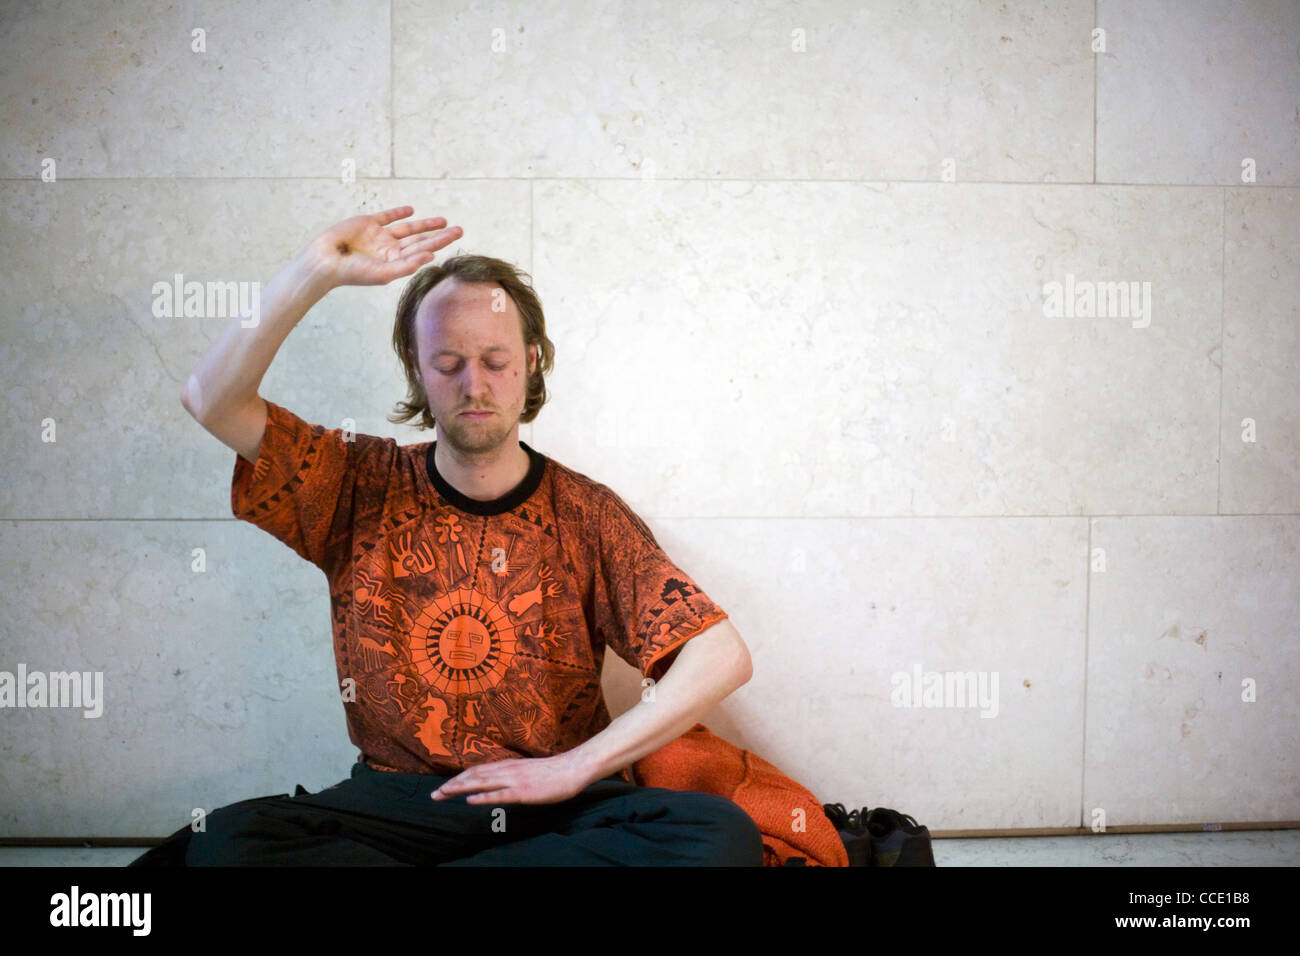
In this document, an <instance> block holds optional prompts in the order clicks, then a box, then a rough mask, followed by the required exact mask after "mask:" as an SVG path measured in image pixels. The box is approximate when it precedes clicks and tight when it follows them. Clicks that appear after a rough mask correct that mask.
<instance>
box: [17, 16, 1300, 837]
mask: <svg viewBox="0 0 1300 956" xmlns="http://www.w3.org/2000/svg"><path fill="white" fill-rule="evenodd" d="M195 31H201V32H200V33H196V32H195ZM1298 45H1300V7H1298V6H1297V5H1296V4H1295V3H1293V2H1289V0H1276V2H1245V3H1241V2H1229V0H1177V2H1176V0H1138V2H1133V0H1125V2H1122V3H1120V2H1110V0H1097V2H1094V0H1054V2H1011V0H1008V2H1007V3H1002V4H992V3H985V4H975V3H966V2H959V0H951V2H938V0H929V2H904V0H896V2H866V3H857V2H855V3H850V2H843V0H808V2H804V3H801V4H798V5H794V4H789V3H777V2H744V3H723V2H712V0H708V2H699V3H694V2H692V3H686V2H679V3H663V4H658V3H656V4H645V3H640V2H630V0H616V2H610V3H604V4H601V5H599V6H596V5H589V4H585V3H575V2H558V0H550V2H534V3H518V2H511V0H503V2H497V3H491V4H487V3H470V2H464V3H445V2H414V0H392V2H384V0H368V2H342V0H335V2H326V3H322V2H317V3H306V2H281V3H275V4H259V3H255V2H251V0H225V2H215V3H210V4H205V5H203V6H202V7H195V6H192V5H188V4H181V5H176V4H164V3H145V2H130V3H125V4H116V5H111V6H110V5H102V4H84V3H81V2H70V0H69V2H52V3H41V4H32V5H30V6H26V7H24V6H20V5H17V4H6V5H5V7H4V9H3V11H0V64H3V65H0V108H2V109H3V115H4V136H3V138H2V140H0V197H2V198H0V286H2V287H3V297H2V301H0V329H3V341H2V342H0V368H3V374H4V395H5V399H6V414H5V415H4V416H3V417H0V440H2V441H3V446H4V448H5V449H7V453H6V454H5V456H4V459H5V465H4V481H3V482H2V483H0V561H2V562H3V569H4V578H5V589H4V594H5V605H6V607H5V613H4V614H3V615H0V671H6V672H11V673H15V674H16V672H17V669H18V668H19V666H22V667H24V668H26V669H27V670H28V671H72V670H76V671H85V672H99V673H102V675H103V698H102V702H101V703H102V713H101V715H100V716H98V717H94V718H89V717H86V716H84V713H83V712H82V711H78V710H74V709H71V708H62V709H55V708H45V709H39V708H21V709H20V708H16V707H7V708H5V709H3V710H0V837H3V836H8V837H17V836H49V837H57V836H75V835H98V836H161V835H163V834H165V833H168V832H170V831H172V830H174V829H176V828H177V827H179V826H182V825H184V824H185V823H187V822H188V821H189V819H190V813H191V808H194V807H205V808H209V809H210V808H212V807H215V806H220V805H223V804H225V803H230V802H233V801H235V800H239V799H243V798H245V797H250V796H257V795H262V794H270V793H280V792H284V791H287V790H292V788H293V786H294V785H295V784H297V783H301V784H303V785H304V786H306V787H307V788H308V789H312V790H315V789H317V788H320V787H324V786H327V785H329V784H330V783H333V782H335V781H336V780H338V779H341V778H342V777H344V776H346V774H347V770H348V767H349V765H350V764H351V762H352V760H353V759H354V758H355V756H356V751H355V749H354V748H353V747H352V745H351V743H350V742H349V741H348V739H347V734H346V730H345V727H344V720H343V709H342V704H341V703H340V701H339V696H338V693H337V688H336V686H335V673H334V663H333V658H332V652H331V645H330V611H329V603H328V595H327V592H326V589H325V581H324V579H323V577H322V575H321V574H320V572H319V571H317V570H316V569H315V568H313V567H312V566H310V565H308V564H306V563H305V562H303V561H302V560H300V559H299V558H298V557H297V556H296V555H295V554H293V553H292V552H291V551H290V550H289V549H288V548H286V547H285V546H284V545H282V544H280V543H279V542H278V541H276V540H274V539H273V538H271V537H270V536H269V535H267V534H265V533H264V532H262V531H260V530H258V529H256V528H254V527H252V526H251V525H248V524H245V523H243V522H239V521H236V520H235V519H234V518H233V517H232V516H231V513H230V479H231V474H232V469H233V465H234V454H233V452H231V451H230V450H229V449H227V448H226V447H225V446H224V445H222V444H221V443H220V442H218V441H217V440H216V439H215V438H213V437H212V436H211V435H209V434H208V433H207V432H206V431H205V430H204V429H202V428H201V427H200V426H199V425H197V424H196V423H195V422H194V420H193V419H192V418H191V417H190V416H189V415H188V414H187V413H186V411H185V410H184V409H183V408H182V407H181V404H180V401H179V395H180V392H181V388H182V386H183V384H184V382H185V380H186V379H187V377H188V375H189V373H190V371H191V370H192V369H193V367H194V366H195V364H196V363H197V362H198V360H199V359H200V357H201V356H202V355H203V354H204V353H205V352H206V350H207V349H208V347H209V346H210V345H211V344H212V342H213V341H215V339H216V338H217V336H218V335H219V334H220V333H221V331H222V329H223V328H224V327H225V325H226V324H227V323H228V322H229V319H228V318H225V317H208V318H166V317H157V316H156V315H155V314H154V310H153V309H152V308H151V305H152V302H153V300H154V292H153V288H154V283H156V282H159V281H163V282H168V281H171V280H172V278H173V276H175V275H176V274H178V273H179V274H182V275H184V276H185V277H187V278H192V279H198V280H200V281H221V282H227V281H233V282H243V281H248V282H262V283H265V282H267V281H269V280H270V278H271V277H272V276H273V275H275V273H276V272H277V271H278V270H279V269H280V268H281V267H282V266H283V265H284V264H285V262H286V261H287V260H288V258H289V257H290V256H291V255H292V254H293V252H295V251H296V250H297V249H298V248H299V247H301V245H303V244H304V243H305V242H306V241H307V240H308V239H309V238H310V237H311V236H312V235H314V234H316V233H317V232H319V231H320V230H322V229H324V228H325V227H327V226H328V225H330V224H332V223H334V222H336V221H338V220H340V219H343V218H346V217H348V216H351V215H355V214H357V213H359V212H374V211H378V210H380V209H384V208H387V207H391V206H396V205H404V204H409V205H412V206H414V207H415V210H416V212H415V215H417V216H434V215H437V216H444V217H446V218H447V219H448V221H449V222H451V223H453V224H458V225H461V226H462V227H463V228H464V231H465V234H464V237H463V239H462V240H460V241H459V242H457V243H456V244H454V245H453V246H452V247H450V249H449V250H448V252H450V251H452V250H460V251H469V252H481V253H487V254H491V255H495V256H499V257H502V258H505V259H509V260H511V261H513V262H516V263H518V264H519V265H520V266H522V267H523V268H524V269H526V270H528V271H529V272H530V273H531V274H532V276H533V278H534V281H535V284H536V287H537V289H538V291H539V294H540V296H541V298H542V301H543V304H544V305H545V307H546V310H547V317H548V331H549V334H550V336H551V338H552V339H553V341H554V342H555V344H556V353H557V354H556V368H555V371H554V373H553V374H552V375H551V376H550V377H549V378H548V387H549V388H550V391H551V394H552V399H551V401H550V402H549V403H548V405H547V406H546V407H545V408H544V409H543V411H542V413H541V415H540V416H539V418H538V419H537V420H536V421H535V422H533V423H531V424H529V425H525V426H523V427H521V429H520V437H521V438H522V439H523V440H525V441H527V442H529V443H530V444H532V445H534V446H535V447H537V448H538V449H540V450H542V451H544V452H546V453H547V454H549V455H551V456H552V457H554V458H555V459H556V460H558V461H560V462H562V463H564V464H566V465H569V466H570V467H572V468H575V469H577V470H578V471H581V472H583V473H585V474H588V475H590V476H592V477H594V478H596V479H597V480H599V481H602V482H604V483H605V484H608V485H609V486H610V487H611V488H613V489H615V490H616V491H618V492H619V494H620V495H622V496H623V497H624V498H625V499H626V500H627V501H628V502H629V504H631V505H632V507H633V508H634V509H636V510H637V512H638V513H640V514H641V515H642V516H643V517H644V518H645V520H646V521H647V523H648V524H649V525H650V526H651V528H652V529H653V530H654V532H655V534H656V535H657V536H658V538H659V540H660V543H661V544H662V545H663V546H664V548H665V550H666V551H667V552H668V553H669V554H670V555H671V556H672V557H673V558H675V559H676V560H677V561H678V563H679V564H681V565H682V567H683V568H685V569H686V570H688V571H689V572H690V573H691V574H692V575H693V576H694V577H695V579H696V581H697V583H699V584H700V585H701V587H702V588H704V589H705V590H706V591H707V592H708V593H709V594H710V595H711V596H712V597H713V598H714V599H715V600H717V601H718V603H719V604H721V605H722V606H723V607H724V608H725V609H727V610H728V612H729V614H730V616H731V620H732V622H733V623H734V625H735V626H736V628H737V630H738V631H739V632H740V634H741V635H742V636H743V637H744V638H745V640H746V642H747V643H748V645H749V647H750V649H751V652H752V655H753V660H754V677H753V679H752V680H751V681H750V682H749V683H748V684H746V685H745V686H744V687H742V688H741V689H740V690H738V691H737V692H736V693H734V694H733V695H732V696H730V697H729V698H727V699H726V700H725V701H723V702H722V703H721V704H720V705H719V706H718V707H717V708H715V710H714V711H713V712H712V713H711V714H710V715H709V716H708V717H707V718H706V719H705V723H706V724H708V725H709V726H710V727H711V728H712V729H713V730H715V731H716V732H717V733H720V734H722V735H723V736H725V737H727V738H728V739H730V740H732V741H733V742H735V743H737V744H739V745H741V746H743V747H747V748H749V749H751V750H753V751H755V752H756V753H758V754H759V755H760V756H763V757H764V758H766V759H768V760H770V761H771V762H773V763H775V764H776V765H777V766H778V767H780V768H781V769H783V770H784V771H786V772H787V773H788V774H790V775H791V776H793V777H794V778H795V779H797V780H799V781H800V782H802V783H804V784H805V785H806V786H808V787H809V788H810V789H811V790H812V791H813V792H814V794H816V796H817V797H818V799H819V800H822V801H824V802H842V803H845V804H848V805H850V806H862V805H868V806H882V805H883V806H888V807H894V808H897V809H900V810H902V811H904V812H908V813H911V814H912V815H914V816H915V817H917V818H918V819H919V820H920V821H921V822H923V823H925V824H927V825H928V826H930V827H931V829H934V830H945V829H979V828H993V829H1017V828H1040V827H1077V826H1093V825H1094V824H1095V823H1098V822H1099V821H1101V822H1104V823H1105V824H1106V825H1109V826H1119V825H1141V824H1169V823H1193V824H1194V823H1205V822H1219V823H1228V822H1237V821H1281V820H1296V819H1300V759H1298V758H1297V749H1296V746H1295V743H1294V741H1295V739H1296V737H1297V731H1298V730H1300V700H1298V698H1297V693H1296V689H1295V688H1296V687H1297V684H1298V683H1300V654H1298V653H1297V640H1298V639H1300V587H1297V582H1298V581H1300V555H1298V554H1297V543H1298V542H1300V478H1298V475H1300V392H1298V390H1297V388H1296V385H1297V381H1298V380H1300V337H1298V335H1297V329H1298V328H1300V310H1298V308H1297V305H1296V303H1297V299H1298V298H1300V271H1298V270H1297V262H1298V259H1300V251H1298V250H1300V242H1298V241H1297V240H1298V239H1300V66H1298V64H1297V57H1296V50H1297V46H1298ZM196 48H201V49H196ZM1120 284H1122V285H1120ZM402 285H403V281H398V282H394V283H393V284H391V285H389V286H386V287H382V288H379V287H372V288H366V289H363V288H348V289H341V290H336V291H334V292H331V293H330V294H329V295H328V296H327V297H326V299H325V300H323V301H322V302H321V303H320V304H319V305H318V306H317V307H316V308H315V309H313V310H312V311H311V313H309V314H308V316H307V317H306V318H305V319H304V320H303V322H302V323H301V324H300V326H299V327H298V328H297V329H296V330H295V331H294V333H293V334H292V335H291V336H290V338H289V339H288V341H287V342H286V343H285V345H284V347H283V348H282V349H281V351H280V353H279V355H278V357H277V358H276V361H275V363H274V364H273V365H272V367H271V370H270V372H269V373H268V374H267V376H266V378H265V380H264V381H263V384H262V389H261V394H263V395H264V396H265V397H267V398H269V399H271V400H273V401H275V402H277V403H279V404H281V405H284V406H286V407H288V408H290V409H292V410H294V411H295V412H297V413H298V414H300V415H302V416H303V417H305V418H308V419H310V420H312V421H316V422H323V423H327V424H329V426H330V427H336V425H337V423H338V422H340V421H341V420H342V419H343V418H345V417H351V418H353V419H355V421H356V423H357V424H356V427H357V429H358V430H359V431H362V432H367V433H370V434H380V435H388V436H392V437H395V438H397V439H398V440H399V441H400V442H403V443H405V442H413V441H425V440H429V438H430V437H431V436H429V435H428V434H427V433H421V432H417V431H415V430H414V429H412V428H409V427H406V426H393V425H391V424H389V423H388V422H387V421H386V418H385V416H386V415H387V414H388V413H389V412H390V411H391V409H392V403H393V402H395V401H397V400H398V399H400V398H402V397H403V396H404V387H403V381H402V378H401V375H400V371H399V369H398V368H397V366H396V364H395V362H394V359H393V355H392V352H391V346H390V344H389V339H390V335H391V325H392V316H393V310H394V306H395V304H396V301H397V298H398V296H399V294H400V291H401V286H402ZM1121 292H1125V293H1128V292H1131V293H1132V297H1131V298H1129V299H1125V300H1123V301H1121V300H1120V298H1119V294H1120V293H1121ZM1094 294H1095V295H1096V297H1097V298H1096V299H1095V301H1094V300H1093V299H1092V296H1093V295H1094ZM1090 301H1094V306H1095V307H1094V308H1092V309H1089V308H1088V303H1089V302H1090ZM1057 305H1060V306H1061V307H1060V308H1059V309H1057V308H1056V306H1057ZM51 425H53V433H51ZM52 437H53V438H55V439H56V440H53V441H51V440H50V439H51V438H52ZM196 549H202V551H201V554H202V556H203V565H202V569H201V570H197V569H196V564H195V561H196V558H195V555H196ZM636 676H637V675H636V674H635V672H634V671H633V670H632V669H631V668H630V667H628V666H627V665H626V664H625V663H623V662H622V661H620V660H618V659H617V658H614V657H613V655H610V658H609V661H608V669H607V673H606V687H607V695H608V699H609V701H610V705H611V709H612V710H613V711H614V712H616V713H617V712H619V711H621V710H622V709H625V708H626V707H628V706H630V705H631V703H632V702H633V701H634V699H635V694H636V692H637V685H636ZM967 680H968V681H969V683H966V681H967ZM963 689H964V690H970V691H971V692H972V694H971V695H969V696H967V695H964V694H962V693H959V692H960V691H962V690H963ZM936 705H938V706H936Z"/></svg>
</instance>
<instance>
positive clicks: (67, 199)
mask: <svg viewBox="0 0 1300 956" xmlns="http://www.w3.org/2000/svg"><path fill="white" fill-rule="evenodd" d="M527 201H528V186H527V184H525V183H517V184H493V185H488V184H481V185H479V186H472V185H466V184H461V185H457V186H455V187H448V186H446V185H444V184H437V183H412V182H379V183H371V182H360V183H352V184H321V183H313V182H305V181H292V182H268V181H261V182H244V183H238V182H204V183H192V182H158V181H155V182H147V181H137V182H126V183H96V182H68V183H60V184H58V185H55V186H48V185H42V184H38V183H37V184H34V183H0V205H2V206H3V209H0V261H3V263H4V265H3V266H0V287H3V288H4V290H5V296H4V301H3V303H0V323H3V325H4V328H5V340H4V342H3V343H0V369H2V370H3V372H4V376H5V382H6V395H5V397H6V400H7V402H8V414H6V415H5V416H4V417H3V420H2V421H0V440H2V441H3V442H4V445H5V447H6V448H7V449H9V454H10V460H9V466H8V470H7V474H6V478H7V480H6V481H5V482H3V483H0V516H3V517H22V518H176V517H213V518H219V517H222V518H224V517H229V516H230V480H231V477H232V472H233V470H234V462H235V454H234V452H233V451H231V450H230V449H229V448H227V447H226V446H225V445H223V444H221V442H219V441H218V440H217V439H216V438H214V437H213V436H212V435H210V434H209V433H208V432H207V431H205V430H204V429H203V428H202V427H201V426H200V425H199V424H198V423H196V422H195V421H194V419H193V418H191V417H190V415H189V414H188V413H187V412H186V411H185V409H184V408H183V407H182V406H181V403H180V394H181V390H182V388H183V387H184V384H185V382H186V380H187V379H188V378H189V375H190V372H191V371H193V369H194V367H195V366H196V365H197V364H198V363H199V361H200V359H201V358H202V357H203V356H204V355H205V354H206V352H207V351H208V349H209V348H210V347H211V346H212V344H213V342H215V341H216V339H217V338H218V336H220V334H221V333H222V331H223V330H224V329H225V327H226V326H227V325H228V324H229V323H231V322H234V321H238V320H237V319H235V318H232V317H230V316H232V315H233V314H234V313H233V311H232V312H229V313H227V314H223V315H216V316H206V317H205V316H200V317H184V316H177V315H163V316H161V317H160V316H157V315H155V314H154V303H155V300H156V299H158V298H159V296H158V295H157V294H156V293H155V291H154V288H155V283H162V284H163V285H167V286H172V285H174V284H175V276H176V275H178V274H179V275H181V276H182V277H183V278H184V280H185V281H199V282H203V283H214V284H221V283H227V282H246V283H250V285H249V286H248V287H247V288H250V289H251V283H255V282H258V283H261V284H262V285H263V286H265V285H266V284H267V283H269V282H270V281H271V279H272V278H273V277H274V276H275V274H276V273H277V272H279V271H280V270H281V269H282V268H283V267H284V266H285V265H286V264H287V263H288V262H289V261H290V259H292V258H293V256H294V254H295V253H296V252H297V251H298V250H299V249H301V248H302V247H303V246H305V245H306V244H307V243H308V242H309V241H310V240H311V238H312V237H313V236H315V235H317V234H318V233H320V232H321V231H322V230H324V229H326V228H328V227H329V226H331V225H333V224H334V223H336V222H338V221H340V220H342V219H346V218H348V217H350V216H354V215H359V214H361V213H363V212H378V211H380V210H383V209H388V208H392V207H394V206H401V205H410V206H412V207H414V209H415V213H414V215H415V216H416V217H420V218H424V217H429V216H443V217H444V218H446V219H447V221H448V223H449V224H452V225H460V226H461V227H462V228H463V229H464V230H465V232H464V236H463V237H462V238H461V239H460V240H458V241H457V242H454V243H452V244H451V245H450V246H447V247H446V248H444V249H443V250H442V252H441V254H440V259H439V261H440V260H441V259H442V258H446V257H449V256H451V255H453V254H455V253H456V252H459V251H467V252H483V253H487V254H490V255H497V256H500V257H502V258H506V259H509V260H511V261H513V262H518V263H520V264H521V265H523V266H524V267H525V268H527V263H528V221H527V218H526V217H521V216H520V214H519V209H520V207H521V206H522V207H523V208H525V209H526V208H527ZM408 281H409V280H408V279H399V280H397V281H395V282H392V283H390V284H389V285H387V286H382V287H378V286H371V287H365V288H362V287H350V288H344V289H336V290H334V291H332V292H330V293H329V294H328V295H327V296H326V297H325V298H324V299H323V300H322V301H321V302H320V303H319V304H318V305H317V306H316V307H315V308H314V309H313V310H312V311H310V312H309V313H308V314H307V316H306V317H305V318H304V319H303V320H302V321H301V322H300V323H299V324H298V326H297V327H296V328H295V329H294V331H293V332H292V333H291V334H290V337H289V338H288V339H287V340H286V341H285V343H284V344H283V345H282V346H281V348H280V351H279V353H278V354H277V355H276V358H275V360H274V361H273V362H272V363H271V367H270V369H269V370H268V372H267V374H266V376H265V378H264V379H263V381H262V389H261V394H262V395H263V396H265V397H267V398H270V399H272V400H273V401H275V402H277V403H278V404H281V405H284V406H286V407H288V408H290V409H292V410H293V411H294V412H296V413H297V414H299V415H301V416H302V417H303V418H306V419H308V420H310V421H313V422H322V423H328V424H329V425H330V426H331V427H335V425H336V423H338V422H341V421H342V420H343V419H344V418H346V417H351V418H353V419H354V420H355V422H356V428H357V430H358V431H361V432H365V433H367V434H372V435H386V436H391V437H395V438H398V439H399V441H401V442H403V443H405V442H409V441H425V440H429V439H428V438H427V437H426V435H427V433H424V432H420V431H418V430H416V429H414V428H412V427H410V426H407V425H401V426H398V425H393V424H391V423H389V422H388V421H387V418H386V416H387V415H388V414H389V413H390V412H391V411H392V410H393V406H394V404H395V403H396V402H397V401H399V400H400V399H402V398H405V396H406V383H405V378H404V376H403V374H402V372H401V370H400V367H399V366H398V363H397V357H396V356H395V355H394V353H393V349H392V328H393V320H394V316H395V314H396V307H397V302H398V299H399V298H400V296H401V292H402V289H403V288H404V287H405V285H406V283H407V282H408ZM213 304H214V305H216V304H217V302H216V301H215V300H214V303H213ZM205 307H206V306H205ZM46 419H51V420H53V422H54V424H55V426H56V430H55V435H56V438H57V441H55V442H47V441H43V440H42V436H43V431H44V430H45V425H44V424H43V423H44V422H45V421H46ZM521 433H522V434H523V437H524V440H525V441H528V440H529V435H530V434H531V432H526V433H523V432H521Z"/></svg>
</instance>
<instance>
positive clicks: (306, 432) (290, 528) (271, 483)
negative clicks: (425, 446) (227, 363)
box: [230, 401, 395, 574]
mask: <svg viewBox="0 0 1300 956" xmlns="http://www.w3.org/2000/svg"><path fill="white" fill-rule="evenodd" d="M266 410H267V419H266V430H265V432H263V434H262V447H261V450H260V453H259V455H258V459H257V462H256V464H254V463H252V462H250V461H248V459H246V458H244V457H243V456H241V455H238V454H236V455H235V471H234V476H233V479H232V482H231V487H230V508H231V511H232V513H233V514H234V516H235V517H236V518H239V519H240V520H242V521H247V522H249V523H251V524H254V525H256V526H257V527H259V528H261V529H262V530H263V531H266V532H267V533H268V534H271V535H273V536H274V537H276V538H278V539H279V540H280V541H283V542H284V543H285V544H287V545H288V546H289V547H290V548H292V549H293V550H294V551H295V552H297V554H298V555H299V556H300V557H302V558H304V559H305V560H307V561H310V562H311V563H312V564H314V565H316V566H317V567H319V568H321V569H322V570H323V571H325V572H326V574H329V573H330V571H331V568H332V565H333V562H334V559H335V558H336V557H337V556H338V551H339V548H340V546H346V544H347V541H348V538H347V536H346V535H345V534H343V533H342V532H343V531H346V530H347V527H348V525H349V522H350V519H351V516H352V511H353V507H354V502H355V499H356V494H357V490H358V489H357V476H358V473H359V471H362V468H361V465H362V462H361V460H360V459H362V458H363V457H369V458H373V457H374V455H373V454H372V453H373V452H374V451H375V450H376V445H377V443H378V444H379V445H382V443H383V441H384V440H383V439H379V438H375V437H373V436H369V435H357V434H355V433H353V434H352V435H351V436H350V439H351V440H349V436H348V433H346V432H344V431H343V430H342V429H338V428H334V429H327V428H325V427H324V426H323V425H312V424H308V423H307V422H306V421H304V420H303V419H302V418H300V417H298V416H297V415H295V414H294V413H293V412H291V411H289V410H288V409H287V408H284V407H282V406H280V405H277V404H275V403H274V402H272V401H266ZM394 444H395V443H394ZM371 464H373V463H371Z"/></svg>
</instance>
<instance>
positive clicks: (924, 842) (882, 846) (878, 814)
mask: <svg viewBox="0 0 1300 956" xmlns="http://www.w3.org/2000/svg"><path fill="white" fill-rule="evenodd" d="M865 824H866V827H865V828H866V830H867V832H868V833H869V834H870V836H871V865H872V866H934V865H935V863H934V851H933V849H932V848H931V844H930V831H929V830H928V829H927V828H925V827H923V826H921V825H920V824H919V823H917V822H916V820H914V819H913V818H912V817H911V816H909V815H908V814H906V813H899V812H898V811H897V810H888V809H885V808H884V807H876V809H874V810H872V811H871V812H870V813H866V814H865Z"/></svg>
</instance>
